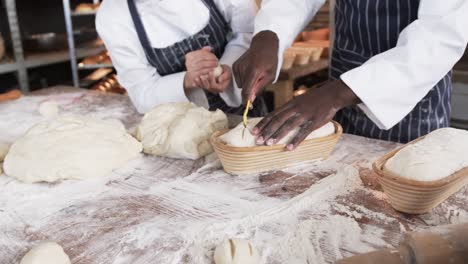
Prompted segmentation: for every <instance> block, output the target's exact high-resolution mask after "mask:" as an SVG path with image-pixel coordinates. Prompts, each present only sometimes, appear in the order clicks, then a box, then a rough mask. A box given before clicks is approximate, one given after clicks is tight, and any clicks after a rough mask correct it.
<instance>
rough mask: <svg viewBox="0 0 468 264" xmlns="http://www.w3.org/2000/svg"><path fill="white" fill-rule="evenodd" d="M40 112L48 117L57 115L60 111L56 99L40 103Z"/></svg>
mask: <svg viewBox="0 0 468 264" xmlns="http://www.w3.org/2000/svg"><path fill="white" fill-rule="evenodd" d="M38 111H39V114H41V116H43V117H46V118H51V117H55V116H57V115H58V113H59V106H58V104H57V102H55V101H47V102H43V103H41V104H40V105H39V109H38Z"/></svg>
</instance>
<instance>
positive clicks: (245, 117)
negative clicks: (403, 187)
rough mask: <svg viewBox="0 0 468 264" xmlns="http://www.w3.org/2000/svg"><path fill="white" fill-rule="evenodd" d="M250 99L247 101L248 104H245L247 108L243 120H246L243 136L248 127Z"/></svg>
mask: <svg viewBox="0 0 468 264" xmlns="http://www.w3.org/2000/svg"><path fill="white" fill-rule="evenodd" d="M250 104H251V103H250V100H248V101H247V105H246V106H245V110H244V116H243V120H244V129H243V130H242V138H244V133H245V129H246V128H247V115H248V114H249V110H250Z"/></svg>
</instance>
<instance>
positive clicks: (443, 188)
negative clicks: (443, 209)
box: [373, 137, 468, 214]
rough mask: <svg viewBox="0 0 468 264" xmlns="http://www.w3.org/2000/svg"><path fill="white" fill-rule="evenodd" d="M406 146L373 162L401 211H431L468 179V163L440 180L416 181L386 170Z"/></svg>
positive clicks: (391, 199) (412, 212) (415, 212)
mask: <svg viewBox="0 0 468 264" xmlns="http://www.w3.org/2000/svg"><path fill="white" fill-rule="evenodd" d="M423 138H424V137H422V138H419V139H416V140H414V141H412V142H410V143H408V144H407V145H409V144H414V143H416V142H417V141H419V140H421V139H423ZM407 145H405V146H407ZM405 146H403V147H400V148H397V149H395V150H393V151H391V152H390V153H388V154H386V155H384V156H383V157H381V158H380V159H378V160H376V161H375V162H374V164H373V168H374V171H375V172H376V173H377V175H378V176H379V181H380V184H381V185H382V187H383V189H384V192H385V194H386V195H387V197H388V200H389V202H390V205H391V206H392V207H393V208H395V209H396V210H397V211H400V212H404V213H409V214H422V213H426V212H429V211H431V210H432V208H434V207H436V206H437V205H439V204H440V203H442V202H443V201H444V200H446V199H447V198H448V197H449V196H451V195H452V194H454V193H455V192H457V191H458V190H460V189H461V188H462V187H463V186H464V185H465V184H466V183H467V182H468V167H467V168H464V169H462V170H459V171H458V172H456V173H454V174H452V175H449V176H448V177H445V178H443V179H441V180H437V181H416V180H411V179H406V178H403V177H401V176H399V175H397V174H394V173H392V172H389V171H384V170H383V169H384V165H385V163H386V162H387V160H389V159H390V158H391V157H393V156H394V155H395V154H396V153H397V152H398V151H400V150H401V149H402V148H404V147H405Z"/></svg>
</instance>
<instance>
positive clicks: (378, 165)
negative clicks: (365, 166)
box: [372, 136, 468, 188]
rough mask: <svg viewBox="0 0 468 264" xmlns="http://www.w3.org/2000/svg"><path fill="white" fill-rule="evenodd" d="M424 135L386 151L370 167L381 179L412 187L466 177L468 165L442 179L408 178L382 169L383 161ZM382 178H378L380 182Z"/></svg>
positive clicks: (426, 185)
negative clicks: (419, 179)
mask: <svg viewBox="0 0 468 264" xmlns="http://www.w3.org/2000/svg"><path fill="white" fill-rule="evenodd" d="M425 137H426V136H422V137H420V138H417V139H415V140H413V141H410V142H408V143H406V144H404V145H402V146H400V147H398V148H396V149H394V150H392V151H390V152H388V153H386V154H385V155H383V156H381V157H380V158H378V159H377V160H375V161H374V162H373V163H372V168H373V170H374V172H375V173H376V174H377V175H378V177H379V178H382V179H386V180H389V181H393V182H396V183H400V184H404V185H409V186H413V187H423V188H425V187H427V188H436V187H442V186H445V185H449V184H451V183H452V182H454V181H457V180H459V179H460V178H462V177H467V176H468V167H465V168H463V169H461V170H458V171H456V172H454V173H452V174H451V175H449V176H447V177H444V178H442V179H439V180H435V181H418V180H413V179H408V178H405V177H403V176H401V175H399V174H396V173H393V172H390V171H385V170H384V166H385V163H387V161H388V160H389V159H390V158H392V157H393V156H395V155H396V154H397V153H398V152H399V151H400V150H402V149H403V148H405V147H407V146H409V145H411V144H415V143H416V142H419V141H421V140H423V139H424V138H425ZM382 179H379V180H380V182H381V183H382Z"/></svg>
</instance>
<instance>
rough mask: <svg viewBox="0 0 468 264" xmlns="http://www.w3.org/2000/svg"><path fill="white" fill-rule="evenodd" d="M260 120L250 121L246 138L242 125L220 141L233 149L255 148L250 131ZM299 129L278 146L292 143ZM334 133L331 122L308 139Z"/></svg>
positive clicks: (282, 140)
mask: <svg viewBox="0 0 468 264" xmlns="http://www.w3.org/2000/svg"><path fill="white" fill-rule="evenodd" d="M260 120H262V117H258V118H251V119H249V121H248V123H247V129H246V130H245V132H244V136H242V131H243V130H244V124H243V123H240V124H238V125H237V126H236V127H235V128H233V129H232V130H230V131H229V132H227V133H226V134H224V135H222V136H221V137H220V139H221V140H222V141H223V142H224V143H226V144H228V145H230V146H233V147H255V146H256V143H255V141H256V137H255V136H254V135H252V133H250V131H252V129H253V128H254V127H255V126H256V125H257V124H258V123H259V122H260ZM299 129H300V128H296V129H294V130H292V131H291V132H289V133H288V134H287V135H286V136H285V137H284V138H282V139H281V140H280V141H279V142H278V143H277V144H278V145H282V144H286V143H288V142H289V141H291V139H293V138H294V136H295V135H296V134H297V133H298V131H299ZM333 133H335V126H334V125H333V123H332V122H329V123H327V124H325V125H324V126H322V127H321V128H319V129H317V130H315V131H312V133H310V134H309V136H307V138H306V139H312V138H319V137H326V136H329V135H331V134H333Z"/></svg>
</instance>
